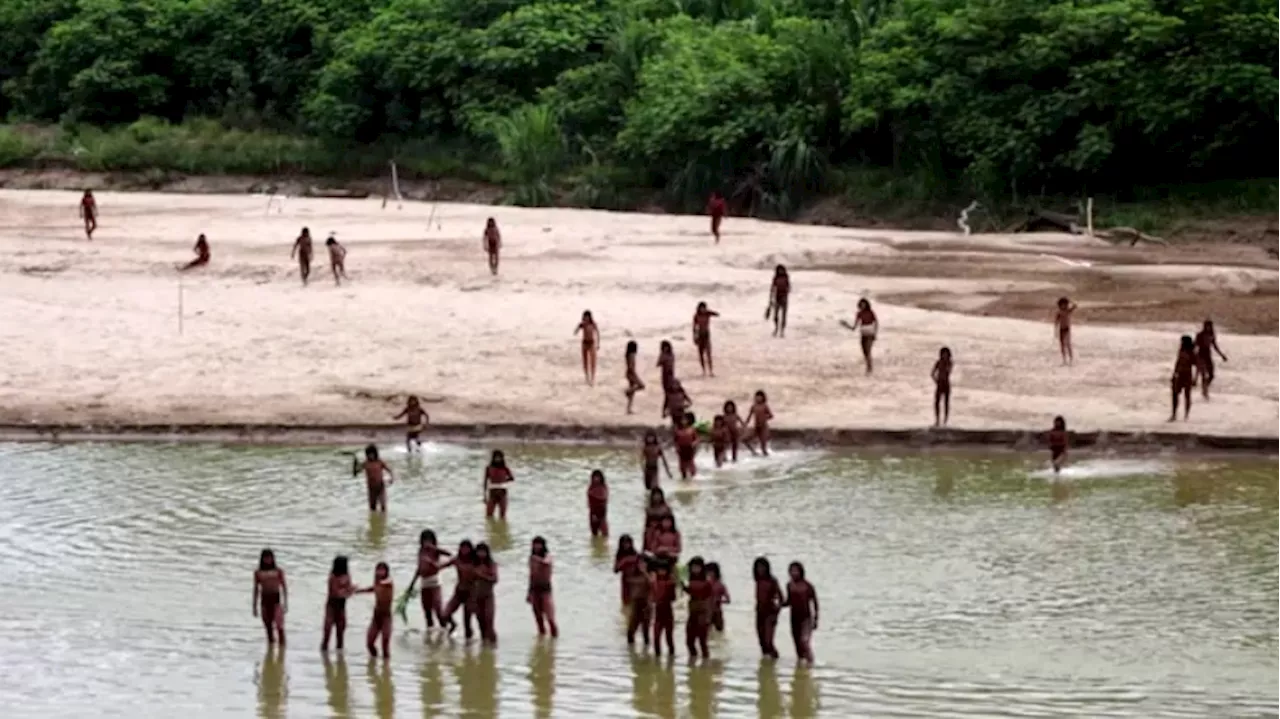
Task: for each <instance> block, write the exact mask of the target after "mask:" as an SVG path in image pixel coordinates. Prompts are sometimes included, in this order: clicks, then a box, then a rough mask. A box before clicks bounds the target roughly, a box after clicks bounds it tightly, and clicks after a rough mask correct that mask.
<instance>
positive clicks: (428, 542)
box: [409, 529, 452, 630]
mask: <svg viewBox="0 0 1280 719" xmlns="http://www.w3.org/2000/svg"><path fill="white" fill-rule="evenodd" d="M449 556H452V555H451V554H450V553H449V552H448V551H446V550H444V549H441V548H440V546H439V545H438V544H437V542H436V533H435V532H433V531H431V530H430V529H424V530H422V534H419V535H418V571H417V572H415V573H414V575H413V579H412V580H411V581H410V582H409V590H410V591H412V590H413V587H414V585H415V584H417V582H418V580H419V579H421V580H422V615H423V617H424V619H425V621H426V624H427V629H428V630H430V629H431V628H432V627H434V626H435V624H436V622H435V620H436V619H439V620H440V628H441V629H444V628H445V627H446V626H448V624H449V621H450V620H449V619H448V618H447V617H446V616H445V613H444V598H443V595H442V593H441V591H440V570H442V569H445V568H447V567H448V566H449V565H450V564H451V562H449V561H443V560H444V558H445V557H449Z"/></svg>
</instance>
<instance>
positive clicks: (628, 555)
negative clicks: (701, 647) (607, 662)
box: [614, 535, 653, 648]
mask: <svg viewBox="0 0 1280 719" xmlns="http://www.w3.org/2000/svg"><path fill="white" fill-rule="evenodd" d="M624 538H625V539H626V540H627V543H626V545H625V546H624V545H623V544H621V543H619V545H618V559H616V560H615V561H614V571H615V572H619V573H621V574H622V594H623V600H622V603H623V606H624V607H625V608H627V609H628V616H627V646H635V643H636V630H639V631H640V636H641V638H642V639H643V640H644V646H645V647H646V648H648V646H649V632H650V626H651V624H652V623H653V606H652V605H653V602H652V599H653V592H652V578H651V577H650V576H649V571H648V567H647V565H646V563H645V559H644V557H641V556H640V555H639V554H636V549H635V545H633V544H631V538H630V537H626V536H625V535H624Z"/></svg>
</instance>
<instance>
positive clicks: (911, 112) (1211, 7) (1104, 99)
mask: <svg viewBox="0 0 1280 719" xmlns="http://www.w3.org/2000/svg"><path fill="white" fill-rule="evenodd" d="M0 27H3V28H5V41H4V42H3V43H0V114H3V115H6V116H7V117H8V118H9V120H10V121H38V122H62V123H83V124H88V125H111V124H122V123H130V122H133V121H135V120H138V119H139V118H143V117H148V116H154V117H156V118H160V119H163V120H167V121H170V122H180V121H183V120H184V119H187V118H194V117H199V118H211V119H214V120H217V121H218V122H220V123H223V124H224V125H226V126H229V127H233V128H257V127H267V128H272V129H276V130H283V131H288V132H294V133H302V134H307V135H311V136H315V137H319V138H325V139H326V140H333V141H338V142H342V143H375V142H376V143H395V142H411V141H419V140H423V139H427V138H447V139H450V140H451V141H459V140H461V141H464V142H467V143H472V144H475V145H484V146H488V147H491V148H493V150H494V152H496V153H498V154H499V155H500V156H501V157H502V158H503V160H504V162H505V163H506V164H507V165H509V166H510V169H511V172H512V176H513V177H515V178H516V179H517V181H518V182H519V183H520V185H521V186H522V187H525V188H526V189H527V191H528V192H527V194H528V197H527V200H528V201H530V202H534V201H538V199H539V198H540V197H542V196H544V195H545V187H546V185H547V183H548V182H549V181H550V180H551V179H552V177H553V176H554V175H556V173H559V172H563V171H565V170H566V169H567V168H571V167H581V166H584V165H587V164H590V165H593V166H600V165H606V166H608V167H610V168H615V169H617V170H619V171H623V172H626V173H628V174H630V175H631V176H632V177H634V178H636V181H637V182H641V183H648V184H650V185H652V186H654V187H661V188H666V189H668V190H670V191H671V192H672V193H674V194H676V195H680V196H689V197H692V196H694V195H698V194H701V193H703V192H705V191H706V190H708V189H710V188H712V187H718V188H720V189H721V190H722V191H727V192H729V193H730V194H731V195H732V196H733V197H735V198H737V201H739V202H743V203H749V204H751V205H753V206H758V207H760V208H762V209H764V210H767V211H771V212H776V213H781V214H785V213H787V212H789V211H791V210H792V209H794V207H795V206H796V204H797V203H798V202H799V201H801V200H802V199H804V197H805V196H806V195H809V194H811V193H814V192H817V191H820V190H821V186H822V183H823V182H824V178H825V176H826V170H827V168H829V167H831V166H833V165H838V164H842V163H850V162H857V163H865V164H871V165H878V166H883V167H886V168H892V169H893V170H895V171H899V172H927V173H930V174H932V175H934V176H939V177H948V178H954V179H956V180H957V181H963V182H965V183H967V184H969V185H971V186H973V187H975V188H980V189H982V190H983V191H986V192H991V193H997V194H1009V193H1014V194H1016V193H1017V192H1019V191H1020V190H1021V191H1024V192H1028V191H1038V190H1043V189H1045V188H1048V189H1049V190H1052V191H1056V192H1068V193H1073V192H1079V191H1083V190H1085V189H1089V190H1094V189H1097V190H1103V191H1105V190H1108V189H1115V188H1120V187H1124V186H1127V185H1134V184H1142V183H1151V182H1170V181H1175V182H1176V181H1179V180H1182V179H1187V178H1194V179H1197V180H1204V179H1207V178H1214V177H1243V176H1254V175H1274V173H1275V165H1274V164H1272V163H1274V162H1275V159H1274V158H1275V157H1276V154H1277V143H1276V137H1277V130H1278V126H1277V109H1276V108H1277V63H1278V59H1277V44H1276V36H1277V13H1276V6H1275V4H1274V3H1269V2H1268V3H1264V2H1261V0H534V1H524V0H0ZM539 188H543V189H539Z"/></svg>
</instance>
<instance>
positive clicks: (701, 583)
mask: <svg viewBox="0 0 1280 719" xmlns="http://www.w3.org/2000/svg"><path fill="white" fill-rule="evenodd" d="M681 588H682V589H683V590H684V593H685V594H687V595H688V596H689V618H688V619H687V620H686V621H685V625H684V630H685V632H684V642H685V647H686V648H688V650H689V659H690V660H694V659H697V658H698V651H699V650H701V651H702V658H703V659H707V658H708V657H709V656H710V653H709V652H708V651H707V635H708V634H710V633H711V615H712V613H713V611H714V604H715V594H716V588H715V585H714V584H713V583H712V582H711V580H710V578H709V577H708V576H707V565H706V563H705V562H704V561H703V559H702V557H694V558H693V559H690V560H689V581H688V582H687V583H685V584H683V585H681Z"/></svg>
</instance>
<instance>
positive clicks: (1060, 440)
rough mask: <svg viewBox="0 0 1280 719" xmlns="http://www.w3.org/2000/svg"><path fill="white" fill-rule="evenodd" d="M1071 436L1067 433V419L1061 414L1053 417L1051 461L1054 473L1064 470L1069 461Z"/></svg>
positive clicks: (1050, 431) (1050, 432)
mask: <svg viewBox="0 0 1280 719" xmlns="http://www.w3.org/2000/svg"><path fill="white" fill-rule="evenodd" d="M1070 441H1071V437H1070V435H1068V434H1067V420H1066V419H1065V418H1063V417H1062V416H1061V415H1059V416H1057V417H1054V418H1053V429H1050V430H1049V463H1050V464H1051V465H1052V466H1053V473H1054V474H1057V473H1059V472H1061V471H1062V468H1063V466H1065V465H1066V463H1067V445H1068V444H1070Z"/></svg>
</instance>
